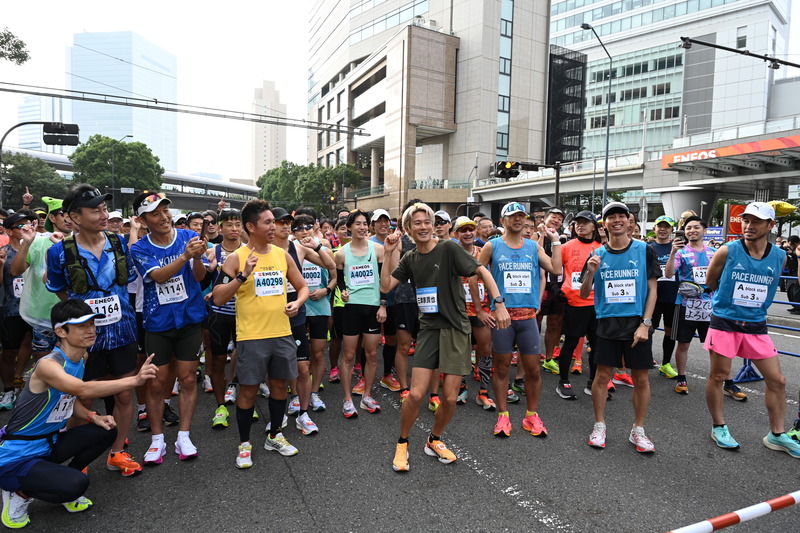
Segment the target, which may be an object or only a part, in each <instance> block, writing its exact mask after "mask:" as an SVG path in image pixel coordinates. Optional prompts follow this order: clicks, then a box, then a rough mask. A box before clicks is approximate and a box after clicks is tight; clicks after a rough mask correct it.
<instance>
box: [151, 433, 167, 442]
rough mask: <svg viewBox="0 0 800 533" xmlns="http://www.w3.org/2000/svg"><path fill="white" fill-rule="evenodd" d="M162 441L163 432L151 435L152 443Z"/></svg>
mask: <svg viewBox="0 0 800 533" xmlns="http://www.w3.org/2000/svg"><path fill="white" fill-rule="evenodd" d="M163 442H164V434H163V433H159V434H158V435H153V436H152V440H151V443H152V444H161V443H163Z"/></svg>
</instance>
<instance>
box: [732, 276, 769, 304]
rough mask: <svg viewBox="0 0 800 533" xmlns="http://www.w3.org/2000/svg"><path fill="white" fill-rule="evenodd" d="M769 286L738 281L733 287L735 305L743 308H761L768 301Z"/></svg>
mask: <svg viewBox="0 0 800 533" xmlns="http://www.w3.org/2000/svg"><path fill="white" fill-rule="evenodd" d="M768 290H769V287H768V286H767V285H761V284H759V283H743V282H740V281H737V282H736V284H735V285H734V287H733V303H734V305H740V306H742V307H761V306H762V305H764V302H766V301H767V291H768Z"/></svg>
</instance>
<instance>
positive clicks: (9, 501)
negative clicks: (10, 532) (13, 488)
mask: <svg viewBox="0 0 800 533" xmlns="http://www.w3.org/2000/svg"><path fill="white" fill-rule="evenodd" d="M32 502H33V498H23V497H22V496H20V495H18V494H17V493H16V492H9V491H7V490H4V491H3V515H2V517H3V525H4V526H6V527H8V528H12V529H18V528H21V527H25V526H27V525H28V524H30V523H31V519H30V517H29V516H28V507H29V506H30V504H31V503H32Z"/></svg>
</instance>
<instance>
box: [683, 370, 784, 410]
mask: <svg viewBox="0 0 800 533" xmlns="http://www.w3.org/2000/svg"><path fill="white" fill-rule="evenodd" d="M686 375H687V376H688V377H691V378H694V379H701V380H703V381H707V380H708V376H701V375H700V374H691V373H688V372H687V373H686ZM737 385H738V386H739V388H740V389H742V390H743V391H744V392H746V393H747V394H752V395H753V396H764V393H763V392H761V391H758V390H755V389H751V388H749V387H742V384H741V383H737ZM786 403H787V404H790V405H798V403H797V400H793V399H792V398H789V397H788V396H787V398H786Z"/></svg>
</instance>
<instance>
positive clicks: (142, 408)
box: [136, 403, 147, 413]
mask: <svg viewBox="0 0 800 533" xmlns="http://www.w3.org/2000/svg"><path fill="white" fill-rule="evenodd" d="M136 410H137V411H139V412H140V413H141V412H142V411H147V405H145V404H143V403H137V404H136Z"/></svg>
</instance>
